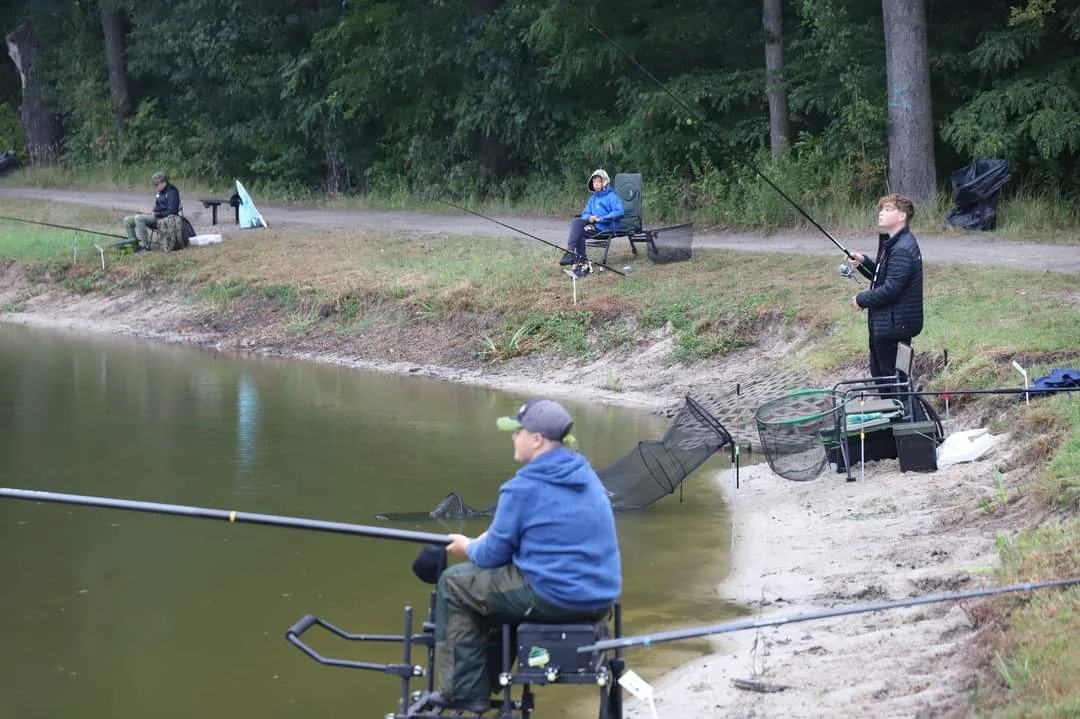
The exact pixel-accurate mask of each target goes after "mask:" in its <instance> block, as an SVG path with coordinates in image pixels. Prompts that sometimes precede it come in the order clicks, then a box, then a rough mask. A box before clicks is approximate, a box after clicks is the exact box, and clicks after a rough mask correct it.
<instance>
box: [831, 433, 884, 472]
mask: <svg viewBox="0 0 1080 719" xmlns="http://www.w3.org/2000/svg"><path fill="white" fill-rule="evenodd" d="M896 426H897V425H890V426H888V427H878V428H875V429H874V430H873V431H868V432H866V434H865V435H864V441H863V442H862V443H861V444H862V446H861V447H860V441H859V433H858V432H852V433H849V434H848V437H847V450H848V451H847V456H848V459H849V460H850V461H851V463H852V464H855V463H856V462H859V461H860V460H865V461H867V462H874V461H877V460H879V459H896V442H894V441H893V428H894V427H896ZM823 435H824V437H825V438H826V439H828V440H832V441H830V442H828V443H827V446H828V461H829V462H831V463H832V464H835V465H836V471H837V472H838V473H841V472H846V471H847V465H846V464H844V455H843V452H842V451H841V449H840V445H839V444H838V443H837V442H836V441H835V440H833V438H834V437H835V436H836V433H835V432H832V431H826V432H824V433H823Z"/></svg>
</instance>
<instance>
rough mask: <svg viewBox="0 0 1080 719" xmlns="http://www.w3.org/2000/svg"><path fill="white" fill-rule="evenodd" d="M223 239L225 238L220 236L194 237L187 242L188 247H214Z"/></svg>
mask: <svg viewBox="0 0 1080 719" xmlns="http://www.w3.org/2000/svg"><path fill="white" fill-rule="evenodd" d="M224 239H225V238H224V237H222V236H221V235H195V236H194V237H192V238H191V239H190V240H188V244H190V245H200V246H202V245H216V244H217V243H219V242H221V241H222V240H224Z"/></svg>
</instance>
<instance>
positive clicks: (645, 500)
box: [378, 396, 732, 521]
mask: <svg viewBox="0 0 1080 719" xmlns="http://www.w3.org/2000/svg"><path fill="white" fill-rule="evenodd" d="M731 443H732V439H731V435H730V434H728V431H727V430H726V429H724V426H723V425H721V424H720V422H718V421H717V420H716V418H715V417H713V416H712V415H711V414H709V413H708V412H707V411H706V410H705V409H704V408H703V407H702V406H701V405H700V404H698V403H697V402H695V401H694V400H693V399H691V398H690V397H689V396H687V397H686V398H685V401H684V403H683V406H682V407H681V408H680V409H679V411H678V413H676V415H675V417H674V418H673V419H672V421H671V424H670V425H669V426H668V428H667V430H666V431H665V432H664V436H663V438H661V439H658V440H644V441H641V442H638V444H637V446H636V447H635V448H634V449H632V450H630V451H629V452H628V453H627V454H626V455H624V456H623V457H621V458H620V459H617V460H615V461H614V462H613V463H611V464H609V465H608V466H606V467H604V468H603V469H601V470H600V471H598V472H597V473H596V474H597V476H599V477H600V481H601V482H602V483H603V484H604V487H605V488H607V491H608V495H609V496H610V497H611V506H612V508H614V509H615V511H617V512H627V511H634V510H638V509H644V508H645V507H647V506H649V505H650V504H652V503H653V502H655V501H656V500H658V499H660V498H662V497H666V496H667V495H669V494H672V493H673V492H674V491H675V490H676V489H678V488H679V485H680V484H682V482H683V480H685V479H686V478H687V477H688V476H690V474H691V473H692V472H693V471H694V470H695V469H697V468H698V467H700V466H701V465H702V464H704V463H705V460H707V459H708V458H709V457H711V456H712V455H713V454H714V453H715V452H716V451H718V450H719V449H721V448H723V447H724V446H726V445H730V444H731ZM495 506H496V505H495V504H490V505H487V506H480V507H473V506H471V505H469V504H467V503H466V502H465V501H464V500H463V499H462V498H461V496H460V495H459V494H457V493H456V492H451V493H450V494H448V495H446V497H445V498H444V499H443V500H442V501H441V502H439V504H438V505H437V506H436V507H435V508H434V509H433V510H431V511H430V512H408V513H396V514H380V515H378V516H379V518H380V519H388V520H405V521H415V520H422V519H428V518H430V519H436V520H461V519H469V518H470V517H485V516H492V515H494V514H495Z"/></svg>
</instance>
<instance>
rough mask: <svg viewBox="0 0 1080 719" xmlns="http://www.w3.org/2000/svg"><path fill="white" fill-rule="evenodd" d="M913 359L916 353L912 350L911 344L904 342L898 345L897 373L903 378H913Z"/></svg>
mask: <svg viewBox="0 0 1080 719" xmlns="http://www.w3.org/2000/svg"><path fill="white" fill-rule="evenodd" d="M913 360H914V353H913V352H912V351H911V345H908V344H904V343H903V342H901V343H899V344H897V345H896V374H897V375H898V376H900V378H901V380H909V381H910V380H911V365H912V362H913Z"/></svg>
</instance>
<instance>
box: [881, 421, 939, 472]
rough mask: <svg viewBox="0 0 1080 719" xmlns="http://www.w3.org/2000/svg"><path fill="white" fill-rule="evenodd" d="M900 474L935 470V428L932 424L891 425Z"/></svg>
mask: <svg viewBox="0 0 1080 719" xmlns="http://www.w3.org/2000/svg"><path fill="white" fill-rule="evenodd" d="M892 430H893V437H895V438H896V454H897V457H898V458H899V460H900V471H901V472H933V471H935V470H936V469H937V439H936V438H937V426H936V425H935V424H934V423H933V422H903V423H900V424H894V425H893V428H892Z"/></svg>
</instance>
